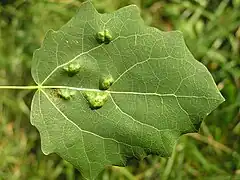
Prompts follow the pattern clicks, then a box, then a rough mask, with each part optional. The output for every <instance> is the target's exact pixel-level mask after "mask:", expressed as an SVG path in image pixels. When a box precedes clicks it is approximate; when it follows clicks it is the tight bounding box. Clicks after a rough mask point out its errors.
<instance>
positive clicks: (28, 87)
mask: <svg viewBox="0 0 240 180" xmlns="http://www.w3.org/2000/svg"><path fill="white" fill-rule="evenodd" d="M39 88H40V87H39V86H0V89H39Z"/></svg>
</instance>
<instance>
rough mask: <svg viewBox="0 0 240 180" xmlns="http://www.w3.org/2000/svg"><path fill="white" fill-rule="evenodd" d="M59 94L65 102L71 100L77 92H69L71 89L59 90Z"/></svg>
mask: <svg viewBox="0 0 240 180" xmlns="http://www.w3.org/2000/svg"><path fill="white" fill-rule="evenodd" d="M57 93H58V95H59V97H61V98H62V99H64V100H70V99H71V97H72V96H74V95H75V94H76V91H73V90H69V89H58V90H57Z"/></svg>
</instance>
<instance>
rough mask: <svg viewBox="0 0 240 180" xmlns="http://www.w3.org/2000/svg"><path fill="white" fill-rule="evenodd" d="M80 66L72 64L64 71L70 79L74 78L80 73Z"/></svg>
mask: <svg viewBox="0 0 240 180" xmlns="http://www.w3.org/2000/svg"><path fill="white" fill-rule="evenodd" d="M80 68H81V66H80V64H78V63H72V64H69V65H66V66H65V67H64V68H63V69H64V70H65V71H66V72H67V74H68V76H69V77H73V76H74V75H76V74H77V73H78V72H79V71H80Z"/></svg>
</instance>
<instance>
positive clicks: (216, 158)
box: [0, 0, 240, 180]
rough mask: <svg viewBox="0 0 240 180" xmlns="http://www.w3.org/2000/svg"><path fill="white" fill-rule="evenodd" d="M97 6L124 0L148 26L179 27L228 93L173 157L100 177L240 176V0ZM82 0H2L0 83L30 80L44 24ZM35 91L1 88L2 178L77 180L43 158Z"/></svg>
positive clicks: (65, 166) (68, 169) (134, 0)
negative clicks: (34, 116)
mask: <svg viewBox="0 0 240 180" xmlns="http://www.w3.org/2000/svg"><path fill="white" fill-rule="evenodd" d="M93 2H94V4H95V5H96V8H97V9H98V10H99V11H100V12H102V13H103V12H111V11H114V10H116V9H118V8H120V7H122V6H126V5H128V4H136V5H137V6H139V7H140V8H141V12H142V17H143V18H144V20H145V22H146V24H148V25H151V26H155V27H157V28H159V29H161V30H164V31H170V30H175V29H178V30H181V31H182V32H183V34H184V36H185V40H186V43H187V45H188V47H189V49H190V50H191V51H192V53H193V54H194V56H195V57H196V59H198V60H199V61H201V62H202V63H203V64H205V65H206V66H207V67H208V69H209V71H210V72H211V73H212V75H213V77H214V79H215V81H216V83H217V85H218V88H219V89H220V90H221V92H222V94H223V96H224V97H225V98H226V102H224V103H223V104H222V105H221V106H220V107H219V108H218V109H216V110H215V111H214V112H213V113H212V114H210V115H209V116H208V117H207V118H206V119H205V121H204V122H203V124H202V126H201V129H200V134H188V135H185V136H182V137H181V138H180V140H179V142H178V144H177V146H176V149H175V151H174V153H173V154H172V157H171V158H169V159H167V158H161V157H157V156H149V157H147V158H146V159H144V160H142V161H140V162H137V161H131V162H129V166H128V167H126V168H119V167H109V168H106V170H105V171H104V172H103V173H102V174H101V175H100V176H99V179H103V180H110V179H111V180H115V179H116V180H118V179H119V180H125V179H129V180H158V179H159V180H188V179H189V180H190V179H203V180H205V179H206V180H208V179H209V180H210V179H212V180H215V179H218V180H240V0H93ZM80 5H81V1H79V0H0V85H32V84H33V80H32V78H31V75H30V68H31V59H32V54H33V51H34V50H35V49H37V48H39V47H40V44H41V42H42V40H43V37H44V35H45V33H46V31H47V30H48V29H54V30H57V29H58V28H59V27H61V26H62V25H63V24H65V23H66V22H67V21H68V20H69V19H70V18H71V17H72V16H73V15H74V14H75V13H76V11H77V9H78V8H79V6H80ZM32 95H33V92H32V91H19V90H17V91H15V90H4V91H3V90H1V93H0V112H1V113H0V180H54V179H60V180H62V179H67V180H74V179H78V178H79V177H80V174H79V172H78V171H77V170H75V169H74V168H73V167H72V165H70V164H69V163H68V162H66V161H64V160H62V159H61V158H59V157H58V156H57V155H54V154H52V155H50V156H45V155H44V154H43V153H42V152H41V149H40V139H39V134H38V132H37V130H36V129H35V127H33V126H31V124H30V122H29V107H30V106H29V105H30V103H31V98H32Z"/></svg>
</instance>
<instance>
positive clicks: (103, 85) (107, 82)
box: [99, 75, 114, 90]
mask: <svg viewBox="0 0 240 180" xmlns="http://www.w3.org/2000/svg"><path fill="white" fill-rule="evenodd" d="M113 82H114V79H113V77H112V76H111V75H108V76H103V77H102V78H100V80H99V89H100V90H107V89H109V88H110V87H111V85H112V84H113Z"/></svg>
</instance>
